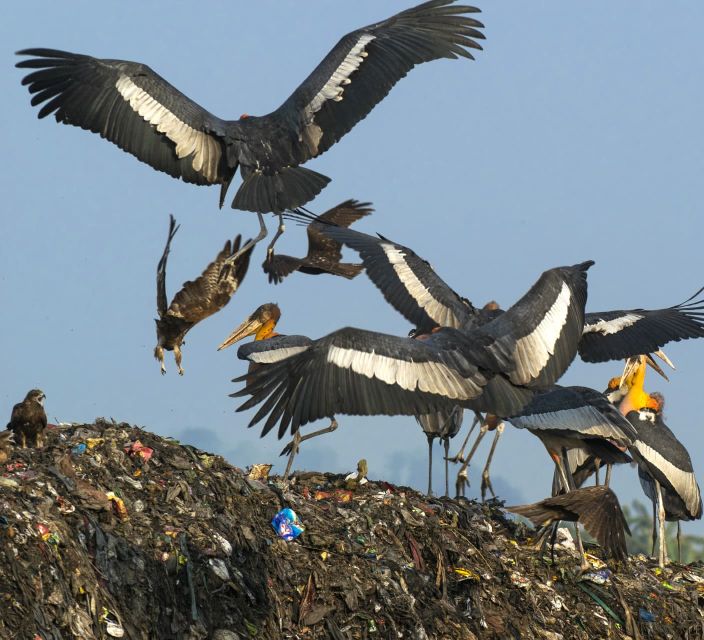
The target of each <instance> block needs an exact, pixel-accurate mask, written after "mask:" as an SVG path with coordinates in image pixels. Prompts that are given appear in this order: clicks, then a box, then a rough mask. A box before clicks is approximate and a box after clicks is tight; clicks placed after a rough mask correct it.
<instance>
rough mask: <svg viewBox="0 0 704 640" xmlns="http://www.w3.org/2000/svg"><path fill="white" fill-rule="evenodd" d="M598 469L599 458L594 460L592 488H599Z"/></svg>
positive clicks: (599, 464)
mask: <svg viewBox="0 0 704 640" xmlns="http://www.w3.org/2000/svg"><path fill="white" fill-rule="evenodd" d="M599 467H601V460H599V458H594V486H595V487H598V486H599Z"/></svg>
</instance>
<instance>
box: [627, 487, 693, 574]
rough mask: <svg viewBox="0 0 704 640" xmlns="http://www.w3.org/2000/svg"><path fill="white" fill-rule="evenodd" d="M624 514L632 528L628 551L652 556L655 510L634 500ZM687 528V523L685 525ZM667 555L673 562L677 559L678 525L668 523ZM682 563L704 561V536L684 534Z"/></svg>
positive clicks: (666, 531)
mask: <svg viewBox="0 0 704 640" xmlns="http://www.w3.org/2000/svg"><path fill="white" fill-rule="evenodd" d="M623 513H624V515H625V516H626V520H628V526H629V527H630V528H631V537H630V538H628V537H627V543H628V551H629V553H631V554H635V553H644V554H645V555H650V554H651V552H652V546H653V537H652V536H653V510H652V507H651V506H650V505H645V504H643V503H642V502H639V501H638V500H634V501H633V502H632V503H631V504H630V505H624V506H623ZM683 526H684V527H686V526H687V523H683ZM665 533H666V538H667V553H668V554H669V556H670V558H671V559H673V560H676V559H677V523H676V522H668V523H667V526H666V529H665ZM680 540H681V546H682V562H684V563H690V562H694V561H695V560H702V559H704V536H695V535H690V534H685V533H682V536H681V539H680Z"/></svg>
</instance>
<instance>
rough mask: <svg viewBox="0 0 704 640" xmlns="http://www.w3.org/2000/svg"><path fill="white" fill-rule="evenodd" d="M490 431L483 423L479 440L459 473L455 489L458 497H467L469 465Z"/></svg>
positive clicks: (478, 436) (475, 442)
mask: <svg viewBox="0 0 704 640" xmlns="http://www.w3.org/2000/svg"><path fill="white" fill-rule="evenodd" d="M488 430H489V425H487V424H486V422H484V423H482V426H481V427H480V428H479V434H478V435H477V439H476V440H475V441H474V444H473V445H472V450H471V451H470V452H469V455H468V456H467V459H466V460H464V462H463V464H462V466H461V467H460V470H459V472H458V473H457V481H456V483H455V488H456V489H457V495H458V496H460V495H461V496H462V497H464V495H465V488H466V486H467V485H468V484H469V474H468V472H467V468H468V467H469V463H470V462H471V461H472V456H474V454H475V452H476V451H477V447H478V446H479V443H480V442H481V441H482V438H483V437H484V436H485V435H486V432H487V431H488Z"/></svg>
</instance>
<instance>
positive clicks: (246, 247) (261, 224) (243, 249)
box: [220, 212, 267, 278]
mask: <svg viewBox="0 0 704 640" xmlns="http://www.w3.org/2000/svg"><path fill="white" fill-rule="evenodd" d="M257 216H258V217H259V233H258V234H257V236H256V238H252V239H251V240H250V241H249V242H245V244H244V246H243V247H240V250H239V251H237V252H236V253H235V254H234V255H232V256H230V257H229V258H228V259H227V260H225V262H224V264H223V265H222V269H221V270H220V277H221V278H222V276H223V274H224V273H225V271H226V270H227V269H228V268H230V267H231V266H232V265H233V264H235V262H236V261H237V260H238V259H239V257H240V256H241V255H242V254H243V253H245V252H247V251H249V250H250V248H251V247H253V246H254V245H255V244H257V242H261V241H262V240H264V238H266V234H267V230H266V225H265V224H264V216H263V215H262V214H261V213H259V212H257Z"/></svg>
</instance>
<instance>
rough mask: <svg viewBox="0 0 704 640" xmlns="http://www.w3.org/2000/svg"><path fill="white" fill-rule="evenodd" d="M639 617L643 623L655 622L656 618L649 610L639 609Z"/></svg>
mask: <svg viewBox="0 0 704 640" xmlns="http://www.w3.org/2000/svg"><path fill="white" fill-rule="evenodd" d="M638 615H639V617H640V619H641V620H642V621H643V622H655V616H654V615H653V614H652V613H650V611H648V610H647V609H643V608H642V607H641V608H640V609H638Z"/></svg>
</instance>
